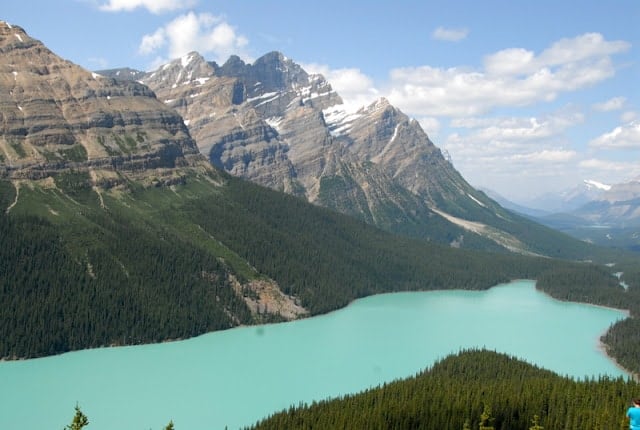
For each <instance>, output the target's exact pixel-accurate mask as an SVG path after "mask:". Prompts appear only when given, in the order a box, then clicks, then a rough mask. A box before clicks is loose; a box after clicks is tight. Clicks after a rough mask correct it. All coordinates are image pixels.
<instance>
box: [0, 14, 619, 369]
mask: <svg viewBox="0 0 640 430" xmlns="http://www.w3.org/2000/svg"><path fill="white" fill-rule="evenodd" d="M114 74H115V75H116V77H112V76H107V75H108V74H107V73H94V72H90V71H87V70H84V69H83V68H81V67H79V66H77V65H75V64H72V63H70V62H68V61H65V60H63V59H61V58H60V57H58V56H57V55H55V54H54V53H53V52H51V51H50V50H49V49H48V48H47V47H46V46H45V45H43V44H42V43H41V42H39V41H37V40H35V39H33V38H31V37H30V36H29V35H28V34H27V33H26V32H25V31H24V30H23V29H22V28H20V27H18V26H12V25H10V24H8V23H5V22H0V94H1V95H2V97H0V124H2V128H1V129H0V208H2V216H0V237H2V241H3V247H1V248H0V261H2V262H3V264H2V265H0V305H1V306H2V309H3V312H2V313H0V332H2V333H3V334H5V335H4V336H2V337H0V358H19V357H34V356H41V355H50V354H56V353H60V352H64V351H68V350H73V349H81V348H88V347H97V346H104V345H122V344H136V343H143V342H158V341H164V340H169V339H179V338H185V337H189V336H194V335H197V334H201V333H204V332H207V331H212V330H219V329H225V328H230V327H234V326H237V325H241V324H253V323H261V322H268V321H281V320H288V319H294V318H299V317H302V316H306V315H314V314H318V313H322V312H328V311H330V310H333V309H336V308H338V307H341V306H345V305H346V304H348V303H349V302H350V301H351V300H353V299H355V298H358V297H362V296H366V295H370V294H376V293H382V292H387V291H404V290H425V289H435V288H439V289H442V288H465V289H477V288H488V287H489V286H491V285H495V284H497V283H499V282H504V281H507V280H510V279H514V278H539V277H541V278H544V279H551V280H553V279H563V278H562V277H560V278H558V277H554V276H552V275H549V273H555V271H558V270H561V271H563V272H562V273H564V274H565V275H564V276H566V274H567V273H569V274H570V273H573V272H574V271H578V272H582V271H585V270H586V268H587V267H591V266H590V265H585V264H583V263H571V262H568V261H561V260H557V259H551V258H539V257H537V256H535V255H534V254H536V255H537V254H543V255H546V256H562V257H563V258H564V259H566V260H570V259H580V260H585V259H599V260H600V261H611V259H612V258H614V255H613V254H612V253H611V252H609V251H606V250H602V249H599V248H596V247H593V246H590V245H589V244H586V243H583V242H580V241H577V240H572V239H570V238H568V237H567V236H565V235H562V234H560V233H557V232H554V231H553V230H551V229H548V228H545V227H542V226H540V225H538V224H536V223H533V222H531V221H529V220H526V219H524V218H522V217H520V216H517V215H515V214H512V213H511V212H509V211H506V210H504V209H503V208H501V207H500V206H499V205H498V204H497V203H495V202H494V201H492V200H491V199H489V198H488V197H487V196H486V195H485V194H484V193H482V192H479V191H477V190H475V189H473V188H472V187H471V186H469V184H467V183H466V181H464V179H463V178H462V177H461V176H460V174H459V173H458V172H457V171H456V170H455V169H454V168H453V166H451V164H450V163H449V162H448V161H446V159H444V158H443V157H442V154H441V152H440V150H438V149H437V148H436V147H435V145H434V144H433V143H432V142H431V141H430V140H429V139H428V137H427V135H426V134H425V133H424V132H423V131H422V129H421V128H420V127H419V125H418V124H417V122H416V121H414V120H411V119H409V118H408V117H406V115H404V114H402V113H401V112H400V111H399V110H398V109H396V108H394V107H393V106H391V105H390V104H389V103H388V102H386V101H385V100H380V101H378V102H377V103H374V104H373V105H371V106H369V107H366V108H363V109H362V110H360V111H358V112H356V113H353V114H350V115H347V114H346V113H344V112H343V111H341V110H340V108H339V106H340V104H339V102H340V98H339V96H338V95H337V94H335V92H334V91H333V90H332V89H331V87H330V85H329V84H328V83H327V82H326V81H325V80H324V79H323V78H322V77H321V76H319V75H308V74H306V73H305V72H304V71H303V70H302V69H301V68H300V67H299V66H297V65H295V64H294V63H293V62H291V61H290V60H288V59H286V58H285V57H284V56H282V55H281V54H279V53H271V54H268V55H266V56H265V57H262V58H261V59H259V60H257V61H256V62H255V63H253V64H252V65H247V64H245V63H243V62H242V61H240V60H239V58H237V57H232V58H231V59H230V60H229V61H227V62H226V63H225V64H224V65H222V66H217V65H215V63H213V64H212V63H209V62H206V61H202V58H201V57H199V56H197V55H196V54H190V55H189V56H186V57H184V58H181V59H179V60H177V61H174V62H172V63H169V64H168V65H165V66H163V67H161V68H160V69H158V70H157V71H156V72H154V73H150V74H144V76H143V75H139V74H138V73H137V72H135V71H131V70H129V71H127V73H125V75H128V76H129V77H131V76H134V77H135V78H138V79H140V80H141V81H142V82H143V83H140V82H136V81H132V80H131V79H120V78H119V77H118V76H122V75H123V72H122V71H120V75H118V72H117V71H116V72H114ZM145 82H146V83H145ZM158 97H160V99H159V98H158ZM207 148H208V149H207ZM203 154H205V155H203ZM220 167H222V168H220ZM230 173H231V174H230ZM232 174H233V175H235V176H240V178H236V177H234V176H233V175H232ZM244 177H250V179H252V180H254V181H256V182H259V183H261V184H262V185H269V187H271V188H275V190H270V189H268V188H265V187H263V186H262V185H256V184H252V183H251V182H249V181H247V180H245V179H243V178H244ZM283 191H284V192H286V193H284V192H283ZM309 201H310V202H311V203H314V204H310V203H309ZM321 206H326V207H321ZM336 209H337V210H339V211H340V212H344V213H343V214H341V213H339V212H337V211H336ZM363 220H364V221H368V222H369V224H374V225H369V224H367V223H364V222H362V221H363ZM375 225H380V226H383V227H384V228H385V229H386V230H390V231H395V232H396V233H402V234H392V233H390V232H388V231H384V230H381V229H379V228H377V227H376V226H375ZM457 248H475V250H465V249H457ZM479 250H482V251H483V252H478V251H479ZM510 250H514V251H516V252H515V253H512V252H508V251H510ZM487 251H499V252H487ZM523 254H525V255H523ZM585 273H588V276H586V277H583V278H584V279H588V280H589V282H592V283H595V282H598V283H599V284H600V285H607V288H612V289H613V290H614V291H617V290H618V289H619V287H618V284H617V282H618V280H617V279H615V280H613V278H612V277H611V274H609V273H608V272H607V271H606V270H602V269H597V270H591V271H589V272H585ZM545 274H546V275H545ZM543 275H544V276H543ZM583 278H581V279H583ZM598 291H604V290H603V289H602V288H600V289H599V290H598ZM607 291H608V290H607ZM573 297H580V298H581V299H582V300H587V299H588V298H589V297H591V293H587V292H585V291H584V290H581V291H580V293H579V294H578V295H577V296H574V293H570V294H569V295H568V296H564V298H573ZM606 298H607V300H613V299H615V300H616V302H615V304H618V303H619V301H620V300H621V298H620V297H618V295H616V294H613V293H612V294H607V295H606ZM594 300H600V299H594ZM600 301H601V300H600ZM607 303H608V302H607ZM609 304H613V303H609Z"/></svg>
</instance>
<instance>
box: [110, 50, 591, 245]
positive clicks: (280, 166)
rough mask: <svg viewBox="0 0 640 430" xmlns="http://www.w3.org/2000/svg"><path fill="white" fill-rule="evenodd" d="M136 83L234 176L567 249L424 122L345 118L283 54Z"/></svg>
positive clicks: (420, 224)
mask: <svg viewBox="0 0 640 430" xmlns="http://www.w3.org/2000/svg"><path fill="white" fill-rule="evenodd" d="M100 73H102V74H105V75H109V76H115V75H117V74H118V73H120V70H111V71H101V72H100ZM139 79H140V81H141V82H142V83H145V84H146V85H148V86H149V87H150V88H151V89H152V90H153V91H154V92H155V93H156V94H157V96H158V97H159V98H160V99H161V100H163V101H164V102H165V104H166V105H167V106H169V107H172V108H174V109H176V111H178V112H179V113H180V115H182V117H183V118H184V119H185V123H186V124H187V125H188V127H189V129H190V132H191V135H192V136H193V137H194V139H195V140H196V142H197V145H198V147H199V148H200V151H201V152H202V153H203V154H204V155H206V156H207V157H208V158H209V160H210V161H211V162H212V163H213V164H214V165H216V166H218V167H221V168H223V169H224V170H226V171H227V172H229V173H231V174H233V175H236V176H240V177H243V178H246V179H249V180H251V181H254V182H256V183H258V184H261V185H264V186H268V187H270V188H274V189H276V190H280V191H285V192H287V193H290V194H293V195H296V196H300V197H304V198H305V199H307V200H308V201H309V202H312V203H315V204H318V205H321V206H326V207H329V208H332V209H335V210H338V211H340V212H342V213H346V214H349V215H351V216H355V217H357V218H359V219H362V220H365V221H367V222H369V223H371V224H374V225H376V226H378V227H381V228H384V229H386V230H389V231H392V232H396V233H402V234H406V235H409V236H412V237H420V238H422V239H426V240H433V241H437V242H441V243H446V244H449V245H451V246H456V247H459V246H462V247H469V248H477V249H484V250H503V251H504V250H509V251H515V252H520V253H525V254H543V255H547V254H549V250H550V249H554V250H555V251H553V253H557V252H559V251H558V250H559V249H561V248H562V246H561V247H560V248H558V244H559V243H561V242H563V241H566V240H567V238H565V237H560V236H558V235H556V234H555V233H553V232H551V231H550V230H546V229H544V228H542V227H540V226H537V227H532V226H531V225H530V224H531V222H530V221H528V220H526V219H523V218H520V217H517V216H515V215H513V214H512V213H510V212H508V211H505V210H504V209H503V208H502V207H500V205H499V204H497V203H496V202H495V201H493V200H491V199H490V198H488V197H487V196H486V195H485V194H484V193H482V192H480V191H478V190H476V189H474V188H473V187H472V186H470V185H469V184H468V183H467V182H466V181H465V180H464V178H463V177H462V176H461V175H460V174H459V172H457V171H456V170H455V168H454V167H453V166H452V165H451V163H450V162H449V161H448V160H447V159H446V158H445V157H444V156H443V154H442V152H441V151H440V149H439V148H437V147H436V146H435V145H434V144H433V142H431V140H430V139H429V137H428V135H427V134H426V133H425V132H424V130H422V128H421V127H420V125H419V123H418V122H417V121H415V120H413V119H411V118H409V117H408V116H407V115H405V114H404V113H402V112H401V111H400V110H399V109H397V108H396V107H394V106H392V105H391V104H390V103H389V102H388V101H387V100H385V99H380V100H378V101H376V102H374V103H373V104H371V105H370V106H366V107H363V108H362V109H360V110H358V111H356V112H348V111H346V110H345V109H344V106H343V104H342V99H341V98H340V96H339V95H338V94H337V93H336V92H335V91H334V90H333V89H332V87H331V85H330V83H329V82H327V81H326V80H325V79H324V77H322V76H321V75H314V74H309V73H307V72H306V71H304V69H302V67H300V66H299V65H297V64H296V63H295V62H293V61H292V60H291V59H289V58H287V57H285V56H284V55H283V54H281V53H279V52H271V53H268V54H266V55H264V56H262V57H260V58H259V59H257V60H256V61H255V62H254V63H253V64H246V63H244V62H243V61H242V60H241V59H240V58H239V57H236V56H232V57H230V58H229V60H228V61H227V62H225V63H224V64H223V65H221V66H220V65H218V64H216V63H214V62H207V61H206V60H205V59H204V58H203V57H202V56H201V55H199V54H198V53H195V52H192V53H189V54H187V55H185V56H183V57H182V58H179V59H176V60H174V61H172V62H170V63H168V64H165V65H164V66H161V67H160V68H158V69H157V70H155V71H153V72H150V73H147V74H146V75H144V76H142V77H141V78H140V77H139ZM533 230H536V234H532V233H531V232H532V231H533ZM551 242H553V243H554V245H553V246H549V244H550V243H551ZM569 242H571V240H569ZM563 246H569V247H570V248H574V249H575V248H577V247H579V246H580V245H578V244H575V243H574V244H570V245H568V244H565V245H563Z"/></svg>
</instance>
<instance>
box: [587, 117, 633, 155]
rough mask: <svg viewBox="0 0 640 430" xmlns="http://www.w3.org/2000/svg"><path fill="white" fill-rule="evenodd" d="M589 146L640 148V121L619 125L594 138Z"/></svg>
mask: <svg viewBox="0 0 640 430" xmlns="http://www.w3.org/2000/svg"><path fill="white" fill-rule="evenodd" d="M589 146H591V147H592V148H600V149H640V121H632V122H630V123H627V124H623V125H621V126H618V127H616V128H614V129H613V130H612V131H610V132H609V133H605V134H603V135H601V136H598V137H597V138H595V139H593V140H592V141H591V142H589Z"/></svg>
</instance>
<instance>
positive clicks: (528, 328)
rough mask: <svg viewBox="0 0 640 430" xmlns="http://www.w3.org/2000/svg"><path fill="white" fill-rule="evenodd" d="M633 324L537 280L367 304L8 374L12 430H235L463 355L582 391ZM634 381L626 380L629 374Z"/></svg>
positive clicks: (43, 362)
mask: <svg viewBox="0 0 640 430" xmlns="http://www.w3.org/2000/svg"><path fill="white" fill-rule="evenodd" d="M624 317H625V314H624V313H623V312H620V311H615V310H612V309H605V308H599V307H595V306H587V305H580V304H576V303H564V302H559V301H556V300H553V299H551V298H549V297H548V296H546V295H544V294H542V293H539V292H537V291H536V290H535V288H534V283H533V282H531V281H517V282H513V283H510V284H507V285H500V286H497V287H494V288H491V289H490V290H488V291H481V292H474V291H437V292H426V293H396V294H385V295H379V296H374V297H369V298H366V299H363V300H359V301H356V302H354V303H353V304H351V305H350V306H348V307H347V308H345V309H342V310H339V311H337V312H333V313H331V314H328V315H323V316H319V317H314V318H310V319H307V320H302V321H296V322H292V323H286V324H276V325H267V326H260V327H245V328H238V329H233V330H227V331H224V332H216V333H210V334H207V335H203V336H200V337H197V338H193V339H189V340H185V341H180V342H171V343H164V344H155V345H145V346H135V347H120V348H102V349H94V350H86V351H80V352H73V353H68V354H63V355H59V356H55V357H48V358H42V359H35V360H26V361H18V362H3V363H0V429H20V430H30V429H33V430H42V429H49V428H51V429H56V428H57V429H61V428H62V427H64V426H65V425H66V424H68V423H69V422H70V421H71V418H72V417H73V412H74V411H73V407H74V406H75V405H76V403H78V404H79V405H80V407H81V408H82V410H83V411H84V412H85V414H87V415H88V417H89V420H90V425H89V427H88V429H91V430H113V429H117V428H121V429H140V430H146V429H154V430H156V429H158V430H159V429H162V428H164V426H165V425H166V424H167V423H168V422H169V420H173V421H174V423H175V426H176V429H177V430H183V429H184V430H198V429H223V428H224V427H225V426H228V427H229V429H236V428H239V427H242V426H245V425H249V424H251V423H253V422H255V421H256V420H258V419H260V418H262V417H264V416H266V415H268V414H270V413H272V412H274V411H277V410H280V409H283V408H286V407H288V406H289V405H291V404H297V403H298V402H300V401H311V400H314V399H323V398H326V397H329V396H336V395H340V394H346V393H352V392H357V391H361V390H363V389H365V388H367V387H370V386H375V385H378V384H379V383H381V382H384V381H389V380H392V379H396V378H400V377H406V376H410V375H413V374H414V373H416V372H417V371H419V370H421V369H423V368H425V367H427V366H429V365H431V364H432V363H433V362H434V361H435V360H437V359H440V358H443V357H445V356H446V355H449V354H450V353H456V352H458V351H459V350H460V349H461V348H470V347H486V348H489V349H492V350H497V351H500V352H506V353H509V354H512V355H515V356H518V357H520V358H523V359H525V360H527V361H529V362H532V363H535V364H537V365H539V366H542V367H545V368H548V369H551V370H553V371H555V372H558V373H560V374H562V375H565V374H566V375H571V376H574V377H577V378H582V377H585V376H596V375H600V374H607V375H613V376H619V375H625V374H624V373H623V372H622V371H621V370H619V369H618V368H616V366H615V365H614V364H613V363H612V362H611V361H610V360H608V359H607V357H606V356H605V355H604V354H603V353H602V352H601V351H600V350H599V343H598V338H599V336H600V334H602V333H603V332H604V331H605V330H606V329H607V328H608V327H609V325H611V324H612V323H614V322H615V321H617V320H619V319H622V318H624ZM625 376H626V375H625Z"/></svg>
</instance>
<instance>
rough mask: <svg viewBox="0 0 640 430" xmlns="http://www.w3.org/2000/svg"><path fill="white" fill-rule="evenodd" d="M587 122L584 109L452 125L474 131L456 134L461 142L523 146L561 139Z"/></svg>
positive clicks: (465, 120)
mask: <svg viewBox="0 0 640 430" xmlns="http://www.w3.org/2000/svg"><path fill="white" fill-rule="evenodd" d="M582 122H584V115H583V114H582V113H580V112H570V111H568V112H559V113H556V114H554V115H548V116H546V117H541V118H537V117H529V118H520V117H507V118H477V117H472V118H456V119H453V120H452V121H451V122H450V125H451V127H454V128H462V129H468V130H471V131H470V132H468V133H466V134H465V135H464V136H461V135H459V134H457V133H456V134H454V135H452V136H455V141H456V142H457V143H458V144H472V145H489V146H494V147H500V150H502V149H503V148H504V147H505V146H510V147H519V146H521V145H522V144H524V143H531V142H533V143H545V142H552V141H554V140H555V141H557V140H558V139H560V138H561V136H562V134H563V133H564V132H565V131H566V130H568V129H569V128H571V127H573V126H575V125H578V124H581V123H582Z"/></svg>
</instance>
